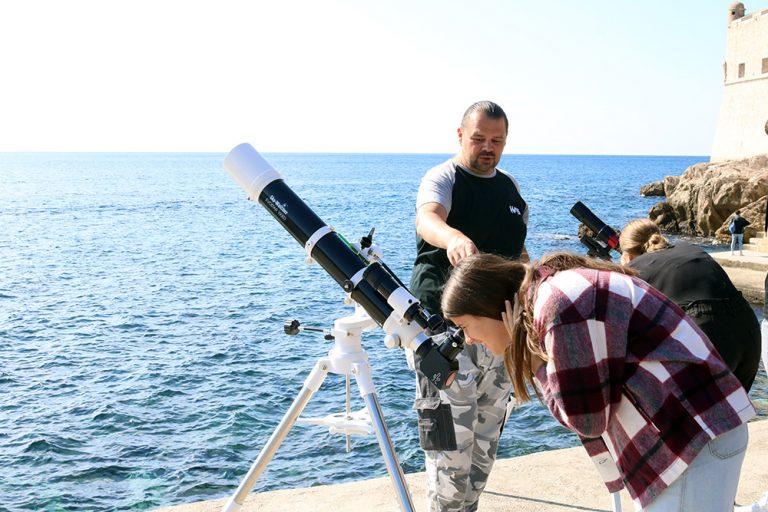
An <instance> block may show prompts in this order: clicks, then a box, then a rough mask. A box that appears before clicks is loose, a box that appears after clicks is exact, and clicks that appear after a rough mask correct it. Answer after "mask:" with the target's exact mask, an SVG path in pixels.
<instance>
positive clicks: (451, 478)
mask: <svg viewBox="0 0 768 512" xmlns="http://www.w3.org/2000/svg"><path fill="white" fill-rule="evenodd" d="M458 361H459V373H458V376H457V377H456V381H455V382H454V383H453V384H451V386H450V387H449V388H448V389H447V390H444V391H440V399H441V401H442V402H443V403H449V404H450V405H451V413H452V415H453V423H454V427H455V429H456V443H457V450H452V451H437V450H426V451H425V452H424V454H425V464H426V469H427V471H426V473H427V510H429V511H430V512H454V511H455V512H465V511H469V512H471V511H475V510H477V506H478V502H479V499H480V494H481V493H482V492H483V489H484V488H485V484H486V482H487V480H488V476H489V475H490V473H491V468H492V467H493V463H494V461H495V460H496V450H497V448H498V446H499V437H500V435H501V428H502V425H503V423H504V420H505V418H506V410H507V403H508V402H509V396H510V389H511V383H510V380H509V376H508V374H507V371H506V369H505V368H504V358H503V357H494V356H493V354H491V353H490V352H488V351H487V350H486V349H485V348H484V347H483V346H482V345H467V346H465V347H464V350H463V351H462V353H461V354H460V355H459V357H458ZM417 389H419V388H418V386H417Z"/></svg>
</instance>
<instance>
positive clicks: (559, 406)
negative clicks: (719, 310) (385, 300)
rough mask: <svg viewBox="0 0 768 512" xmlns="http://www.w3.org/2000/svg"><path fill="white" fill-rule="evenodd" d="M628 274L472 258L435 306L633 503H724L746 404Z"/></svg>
mask: <svg viewBox="0 0 768 512" xmlns="http://www.w3.org/2000/svg"><path fill="white" fill-rule="evenodd" d="M632 273H634V271H633V270H632V269H629V268H626V267H621V266H619V265H615V264H613V263H609V262H605V261H602V260H597V259H593V258H586V257H584V256H579V255H576V254H568V253H558V254H552V255H549V256H546V257H544V258H542V260H541V261H540V262H535V263H533V264H530V265H529V264H525V263H520V262H517V261H509V260H506V259H504V258H501V257H498V256H495V255H492V254H476V255H473V256H469V257H467V258H465V259H463V260H462V261H460V262H459V263H458V265H456V267H455V268H454V269H453V271H452V272H451V276H450V278H449V279H448V282H447V283H446V285H445V289H444V291H443V297H442V308H443V313H444V314H445V316H446V318H448V319H450V320H452V321H453V322H454V323H455V324H456V325H457V326H459V327H460V328H462V329H463V330H464V336H465V338H466V342H467V343H468V344H470V345H474V344H483V345H485V346H486V347H487V348H488V349H489V350H491V352H493V353H494V354H496V355H504V358H505V363H506V366H507V368H508V370H509V373H510V375H511V376H512V383H513V386H514V392H515V397H516V398H517V399H518V401H527V400H530V398H531V394H532V393H531V392H530V391H529V389H533V390H534V391H535V392H536V395H537V396H539V397H540V399H542V401H543V402H544V403H545V405H546V406H547V407H548V408H549V410H550V412H551V413H552V415H553V416H554V417H555V419H557V420H558V421H559V422H560V423H561V424H562V425H563V426H565V427H566V428H568V429H570V430H571V431H573V432H575V433H576V434H578V435H579V437H580V438H581V440H582V442H583V443H584V446H585V448H587V451H588V452H589V453H590V455H591V456H592V458H593V460H594V461H595V463H596V466H597V467H598V469H599V471H600V474H601V476H602V477H603V480H604V481H605V482H606V485H607V486H608V489H609V490H610V491H612V492H616V491H618V490H619V489H621V488H623V487H626V489H627V491H628V492H629V494H630V496H631V497H632V499H633V500H634V502H635V506H636V508H637V510H641V509H642V510H646V511H649V512H650V511H655V512H661V511H664V512H670V511H677V512H681V511H686V512H688V511H694V510H695V511H696V512H724V511H730V510H733V504H734V498H735V496H736V490H737V488H738V483H739V476H740V472H741V466H742V463H743V461H744V456H745V452H746V449H747V441H748V436H749V434H748V431H747V421H748V420H749V419H751V418H752V417H754V416H755V409H754V407H753V406H752V404H751V402H750V401H749V398H748V397H747V393H746V391H745V390H744V387H743V386H742V385H741V384H740V383H739V381H738V379H736V377H734V375H733V374H732V373H731V372H730V371H729V370H728V368H727V367H726V365H725V363H724V362H723V360H722V358H721V357H720V356H719V355H718V354H717V352H716V351H715V349H714V347H713V346H712V344H711V343H710V342H709V340H707V338H706V336H704V335H703V334H702V333H701V330H700V329H697V328H696V326H695V325H694V324H693V322H692V320H691V319H690V318H689V317H688V316H687V315H686V314H685V312H683V310H681V309H680V308H679V307H677V305H675V304H674V303H673V302H672V301H670V300H669V299H668V298H667V297H665V296H664V295H663V294H662V293H661V292H659V291H658V290H656V289H655V288H653V287H651V286H650V285H649V284H647V283H646V282H644V281H642V280H641V279H639V278H637V277H633V276H632V275H628V274H632Z"/></svg>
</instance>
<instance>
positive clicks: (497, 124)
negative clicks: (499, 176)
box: [458, 112, 507, 174]
mask: <svg viewBox="0 0 768 512" xmlns="http://www.w3.org/2000/svg"><path fill="white" fill-rule="evenodd" d="M458 132H459V144H461V155H460V159H461V163H462V164H464V165H466V166H467V167H469V168H470V169H471V170H473V171H475V172H477V173H480V174H491V173H492V172H493V170H494V169H495V168H496V166H497V165H498V163H499V160H501V153H502V152H503V151H504V146H505V145H506V143H507V128H506V126H505V124H504V119H503V118H502V119H489V118H488V117H487V116H486V115H485V114H483V113H482V112H475V113H473V114H472V115H471V116H470V117H469V119H467V122H466V123H465V124H464V126H462V127H461V128H459V130H458Z"/></svg>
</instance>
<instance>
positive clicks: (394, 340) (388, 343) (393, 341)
mask: <svg viewBox="0 0 768 512" xmlns="http://www.w3.org/2000/svg"><path fill="white" fill-rule="evenodd" d="M384 346H385V347H387V348H400V347H402V345H401V343H400V336H398V335H397V334H387V335H386V336H384Z"/></svg>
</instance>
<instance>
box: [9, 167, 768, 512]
mask: <svg viewBox="0 0 768 512" xmlns="http://www.w3.org/2000/svg"><path fill="white" fill-rule="evenodd" d="M223 157H224V155H223V154H2V155H0V391H1V392H0V496H2V497H3V499H2V503H0V508H3V507H5V509H7V510H47V511H54V510H94V511H95V510H104V511H107V510H142V509H149V508H153V507H156V506H160V505H170V504H176V503H182V502H190V501H196V500H203V499H212V498H220V497H224V496H227V495H230V494H231V493H232V492H233V491H234V489H235V488H236V486H237V484H238V483H239V481H240V479H241V478H242V477H243V476H244V474H245V473H246V471H247V470H248V468H249V467H250V465H251V463H252V462H253V460H254V459H255V458H256V456H257V454H258V452H259V450H260V449H261V447H262V446H263V445H264V443H265V441H266V439H267V438H268V437H269V435H270V434H271V433H272V431H273V429H274V428H275V426H276V425H277V423H278V421H279V419H280V417H281V416H282V415H283V413H284V412H285V411H286V410H287V408H288V406H289V404H290V403H291V401H292V400H293V399H294V398H295V396H296V393H297V392H298V390H299V389H300V388H301V385H302V383H303V381H304V379H305V378H306V375H307V374H308V372H309V370H310V369H311V367H312V365H313V364H314V362H315V361H316V359H317V358H319V357H321V356H323V355H324V354H325V353H326V352H327V351H328V349H329V348H330V346H329V344H328V343H327V342H324V341H323V340H322V339H321V337H320V336H319V335H313V334H311V333H307V334H301V335H299V336H296V337H289V336H286V335H284V334H283V321H284V320H286V319H289V318H298V319H300V320H301V322H302V323H303V324H305V325H307V326H318V327H329V326H330V325H331V324H332V321H333V320H334V319H335V318H338V317H341V316H345V315H347V314H348V313H349V312H350V311H351V310H350V308H349V307H347V306H344V304H343V303H342V298H343V293H342V291H341V289H340V288H339V287H338V286H337V285H336V283H335V282H334V281H333V280H332V279H331V278H330V277H329V276H328V275H327V274H326V273H325V272H324V271H323V270H322V268H320V267H319V266H317V265H315V266H306V265H305V264H304V262H303V259H304V255H303V251H302V249H301V248H300V247H299V245H298V244H296V242H295V241H294V240H293V238H291V237H290V236H289V235H288V233H287V232H286V231H284V230H283V229H282V228H281V227H280V226H279V225H278V224H277V223H276V222H275V221H274V220H273V219H272V217H271V216H269V215H268V214H267V212H266V211H265V210H264V209H263V208H262V207H261V206H260V205H259V204H257V203H252V202H249V201H246V200H245V196H244V193H243V192H242V191H241V190H240V189H239V188H238V187H237V186H236V185H235V184H234V182H232V181H231V180H230V178H229V177H228V176H227V175H226V174H225V172H224V171H223V168H222V161H223ZM447 157H448V155H358V154H354V155H350V154H338V155H333V154H322V155H308V154H275V155H267V158H268V159H269V160H270V161H271V162H272V163H273V165H274V166H275V167H276V168H277V169H279V170H280V171H281V172H282V174H283V176H284V177H285V180H286V182H287V183H288V184H289V185H290V186H291V187H292V188H293V189H294V191H296V192H297V193H298V194H299V195H300V196H301V197H302V198H303V199H304V200H305V201H306V202H307V203H308V204H309V205H310V206H311V207H312V208H313V209H314V210H315V212H316V213H317V214H318V215H319V216H320V217H321V218H322V219H323V220H324V221H325V222H327V223H329V224H331V225H333V226H334V227H335V228H336V229H337V231H339V232H340V233H342V234H344V235H345V236H346V237H347V238H349V239H351V240H357V239H359V237H361V236H362V235H364V234H367V233H368V231H369V230H370V229H371V227H376V237H375V239H376V241H377V243H378V244H379V245H380V246H381V248H382V249H383V251H384V259H385V261H386V262H387V263H388V265H389V266H390V267H391V268H392V269H393V270H394V271H395V272H396V273H397V274H398V275H399V276H400V277H401V278H402V279H403V280H406V281H407V279H408V278H409V275H410V265H411V262H412V260H413V257H414V234H413V220H414V208H413V204H414V200H415V195H416V189H417V186H418V183H419V180H420V178H421V176H422V174H423V173H424V171H425V170H426V169H427V168H429V167H431V166H433V165H435V164H438V163H440V162H441V161H443V160H445V159H446V158H447ZM706 160H707V158H706V157H615V156H522V155H520V156H518V155H510V156H507V157H505V158H504V160H503V161H502V164H501V165H502V167H503V168H505V169H508V170H510V171H512V172H513V173H514V175H515V176H516V177H517V179H518V180H519V182H520V185H521V187H522V190H523V195H524V197H525V198H526V200H527V201H528V202H529V204H530V210H531V215H530V219H531V220H530V228H529V230H530V236H529V238H528V242H527V246H528V249H529V252H530V253H531V255H532V256H533V257H538V256H541V255H542V254H543V253H544V252H546V251H550V250H556V249H564V250H573V251H578V252H583V250H582V248H581V245H580V243H579V242H578V240H577V239H576V237H575V233H576V229H577V221H576V220H575V219H574V218H573V217H571V215H570V214H569V209H570V207H571V206H572V205H573V203H574V202H576V201H577V200H581V201H583V202H585V203H586V204H587V205H588V206H590V207H591V208H592V210H593V211H594V212H595V213H596V214H597V215H599V216H600V217H601V218H602V219H603V220H605V221H606V222H608V223H610V224H611V225H614V226H621V225H623V224H624V223H625V222H626V221H628V220H630V219H632V218H635V217H641V216H644V215H645V214H646V212H647V210H648V208H649V207H650V206H651V205H652V204H653V203H654V202H655V201H656V200H655V199H653V198H642V197H640V196H639V195H638V188H639V186H640V185H642V184H645V183H648V182H650V181H653V180H657V179H659V178H661V177H663V176H665V175H669V174H675V175H679V174H680V173H681V172H682V171H683V170H684V169H685V168H686V167H687V166H688V165H690V164H693V163H697V162H701V161H706ZM364 344H365V347H366V349H367V350H368V352H369V355H370V358H371V361H372V365H373V371H374V382H375V384H376V386H377V390H378V392H379V396H380V400H381V403H382V407H383V411H384V415H385V419H386V420H387V424H388V426H389V429H390V432H391V434H392V437H393V439H394V441H395V444H396V447H397V452H398V456H399V458H400V461H401V463H402V465H403V467H404V469H405V471H406V472H414V471H420V470H422V465H423V459H422V456H421V451H420V449H419V448H418V440H417V434H416V426H415V416H414V414H413V413H412V411H411V409H410V408H411V401H412V396H413V384H412V376H411V373H410V372H409V371H408V369H407V367H406V364H405V361H404V358H403V356H402V354H401V353H400V352H398V351H392V350H387V349H385V348H384V346H383V343H382V336H381V331H380V330H379V331H375V332H373V333H369V334H367V335H366V337H365V339H364ZM767 380H768V379H766V377H765V374H764V373H763V371H762V370H761V374H760V375H759V376H758V382H757V383H756V385H755V387H754V388H753V392H752V395H753V397H754V398H756V399H757V402H758V404H759V405H760V404H762V405H760V407H761V414H762V415H768V412H766V407H765V399H766V397H767V396H768V384H767V382H766V381H767ZM353 391H354V395H355V400H354V402H353V407H354V408H360V407H362V402H361V400H360V399H359V398H357V390H356V389H354V388H353ZM343 407H344V386H343V380H342V378H341V377H338V376H331V377H329V378H328V380H327V381H326V383H325V384H324V386H323V388H322V389H321V390H320V392H319V393H318V394H317V395H316V396H315V398H313V400H312V402H310V405H309V407H308V409H309V411H308V414H310V415H315V416H322V415H325V414H328V413H331V412H341V411H342V410H343ZM575 444H576V443H575V440H574V438H573V436H572V435H570V434H569V433H568V432H567V431H565V430H564V429H562V428H560V427H559V426H557V425H556V424H555V422H554V420H552V419H551V418H550V417H549V415H548V414H547V413H546V412H545V411H544V410H543V409H542V407H541V406H539V405H537V404H529V405H527V406H525V407H523V408H522V409H520V410H518V411H517V412H516V413H515V414H514V415H513V417H512V418H510V420H509V422H508V424H507V427H506V430H505V432H504V435H503V438H502V445H501V449H500V451H501V456H502V457H509V456H513V455H520V454H525V453H530V452H534V451H539V450H544V449H549V448H561V447H567V446H574V445H575ZM353 448H354V449H353V451H352V452H351V453H349V454H347V453H345V445H344V438H343V437H341V436H331V435H329V434H328V433H327V431H325V430H324V429H322V428H320V427H310V426H297V427H295V428H294V429H293V430H292V431H291V433H290V435H289V436H288V438H287V440H286V442H285V444H284V445H283V447H282V448H281V450H280V451H279V452H278V454H277V456H276V457H275V458H274V460H273V461H272V463H271V464H270V465H269V467H268V469H267V471H266V472H265V473H264V475H262V477H261V479H260V480H259V482H258V483H257V485H256V489H255V490H256V491H258V490H267V489H275V488H285V487H297V486H309V485H315V484H328V483H336V482H343V481H349V480H354V479H359V478H369V477H375V476H384V475H385V474H386V471H385V468H384V465H383V462H382V461H381V457H380V453H379V449H378V445H377V443H376V440H375V438H374V437H364V438H363V437H357V438H354V439H353Z"/></svg>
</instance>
